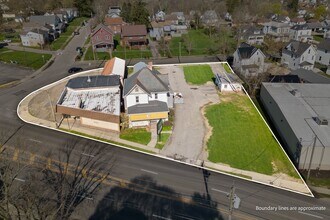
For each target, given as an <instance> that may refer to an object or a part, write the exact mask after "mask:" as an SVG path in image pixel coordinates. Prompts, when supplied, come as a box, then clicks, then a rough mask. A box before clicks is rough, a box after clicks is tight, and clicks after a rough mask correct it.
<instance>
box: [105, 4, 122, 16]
mask: <svg viewBox="0 0 330 220" xmlns="http://www.w3.org/2000/svg"><path fill="white" fill-rule="evenodd" d="M120 13H121V8H120V7H119V6H110V7H109V10H108V14H107V15H106V16H107V17H110V18H118V17H120Z"/></svg>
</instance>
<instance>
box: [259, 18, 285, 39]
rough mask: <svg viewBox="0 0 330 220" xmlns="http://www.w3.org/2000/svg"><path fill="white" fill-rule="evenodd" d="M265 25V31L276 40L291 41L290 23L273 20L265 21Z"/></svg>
mask: <svg viewBox="0 0 330 220" xmlns="http://www.w3.org/2000/svg"><path fill="white" fill-rule="evenodd" d="M263 26H264V28H263V32H264V33H265V34H266V35H268V36H270V37H271V38H272V39H274V40H275V41H282V42H286V41H289V35H290V27H291V26H290V24H287V23H281V22H275V21H271V22H267V23H264V24H263Z"/></svg>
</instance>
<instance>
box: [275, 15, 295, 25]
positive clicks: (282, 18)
mask: <svg viewBox="0 0 330 220" xmlns="http://www.w3.org/2000/svg"><path fill="white" fill-rule="evenodd" d="M273 21H276V22H281V23H285V24H289V23H290V21H291V20H290V18H289V17H288V16H285V15H275V16H274V17H273Z"/></svg>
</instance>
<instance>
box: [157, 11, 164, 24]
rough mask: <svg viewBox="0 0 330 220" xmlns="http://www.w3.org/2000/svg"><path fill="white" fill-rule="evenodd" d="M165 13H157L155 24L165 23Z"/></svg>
mask: <svg viewBox="0 0 330 220" xmlns="http://www.w3.org/2000/svg"><path fill="white" fill-rule="evenodd" d="M165 15H166V14H165V12H163V11H158V12H157V13H156V14H155V20H156V22H163V21H165Z"/></svg>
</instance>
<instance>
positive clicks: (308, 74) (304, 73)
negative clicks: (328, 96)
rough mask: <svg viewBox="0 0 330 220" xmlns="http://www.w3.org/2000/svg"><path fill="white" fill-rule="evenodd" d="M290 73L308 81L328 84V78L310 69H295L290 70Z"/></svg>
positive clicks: (329, 79)
mask: <svg viewBox="0 0 330 220" xmlns="http://www.w3.org/2000/svg"><path fill="white" fill-rule="evenodd" d="M290 74H291V75H297V76H299V78H300V79H302V80H304V81H305V82H308V83H318V84H330V78H327V77H324V76H322V75H320V74H318V73H314V72H313V71H312V70H306V69H297V70H294V71H292V72H291V73H290Z"/></svg>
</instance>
